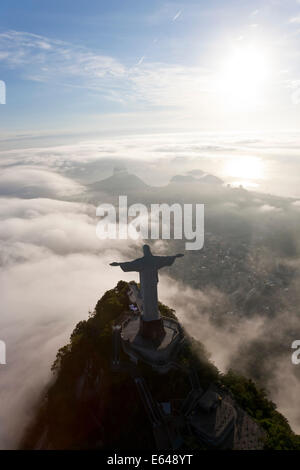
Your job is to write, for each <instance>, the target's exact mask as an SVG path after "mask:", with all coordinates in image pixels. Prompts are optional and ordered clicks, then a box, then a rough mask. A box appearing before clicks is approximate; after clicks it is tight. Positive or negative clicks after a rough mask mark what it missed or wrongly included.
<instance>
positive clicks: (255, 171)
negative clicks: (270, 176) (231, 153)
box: [225, 156, 264, 180]
mask: <svg viewBox="0 0 300 470" xmlns="http://www.w3.org/2000/svg"><path fill="white" fill-rule="evenodd" d="M225 173H226V174H227V175H228V176H230V177H233V178H242V179H244V178H245V179H249V180H257V179H260V178H262V177H263V174H264V164H263V161H262V160H261V159H260V158H258V157H251V156H240V157H238V158H237V157H236V158H232V159H230V160H229V161H228V162H226V164H225Z"/></svg>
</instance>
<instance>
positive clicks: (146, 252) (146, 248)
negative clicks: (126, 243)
mask: <svg viewBox="0 0 300 470" xmlns="http://www.w3.org/2000/svg"><path fill="white" fill-rule="evenodd" d="M143 252H144V256H152V253H151V250H150V246H149V245H144V246H143Z"/></svg>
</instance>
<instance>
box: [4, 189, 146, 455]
mask: <svg viewBox="0 0 300 470" xmlns="http://www.w3.org/2000/svg"><path fill="white" fill-rule="evenodd" d="M94 209H95V208H94ZM92 213H95V212H94V210H92V208H91V207H90V206H87V205H85V204H77V203H69V202H63V201H56V200H49V199H40V198H38V199H31V200H22V199H17V198H13V199H10V198H4V199H2V198H0V218H1V230H0V242H1V245H0V246H1V250H0V284H1V312H2V313H1V318H0V332H1V340H4V341H5V342H6V344H7V365H6V366H2V367H1V375H0V401H1V403H2V406H1V407H0V420H1V429H0V448H2V449H3V448H14V447H15V446H16V444H17V441H18V439H19V438H20V436H21V434H22V432H23V430H24V426H25V425H26V424H27V423H28V420H30V419H31V416H32V415H31V413H32V407H33V406H34V405H35V403H36V400H37V399H38V397H39V394H40V392H41V389H42V387H43V386H46V384H47V382H48V381H49V379H50V365H51V363H52V362H53V360H54V358H55V354H56V352H57V350H58V348H59V347H61V346H63V345H64V344H66V342H68V338H69V335H70V333H71V331H72V330H73V328H74V326H75V324H76V323H77V322H78V321H80V320H82V319H84V318H87V315H88V311H89V309H93V307H94V306H95V304H96V302H97V300H98V299H99V298H100V297H101V295H102V294H103V293H104V292H105V291H106V290H107V289H110V288H112V286H114V285H115V284H116V283H117V282H118V280H119V279H120V272H119V270H116V269H114V268H111V267H110V266H109V263H110V262H111V261H112V260H118V261H119V260H122V259H123V256H122V252H124V251H126V252H128V253H130V250H131V243H130V242H127V241H126V240H124V241H121V242H118V241H116V242H115V243H114V244H113V245H112V244H111V241H110V242H109V243H108V242H105V241H101V240H99V239H98V238H97V237H96V231H95V228H96V221H95V219H92ZM128 256H130V255H128ZM104 272H105V275H103V273H104ZM121 277H122V278H123V279H125V280H130V279H133V278H135V279H136V280H137V277H136V276H135V275H134V274H133V273H128V274H127V273H123V274H122V275H121Z"/></svg>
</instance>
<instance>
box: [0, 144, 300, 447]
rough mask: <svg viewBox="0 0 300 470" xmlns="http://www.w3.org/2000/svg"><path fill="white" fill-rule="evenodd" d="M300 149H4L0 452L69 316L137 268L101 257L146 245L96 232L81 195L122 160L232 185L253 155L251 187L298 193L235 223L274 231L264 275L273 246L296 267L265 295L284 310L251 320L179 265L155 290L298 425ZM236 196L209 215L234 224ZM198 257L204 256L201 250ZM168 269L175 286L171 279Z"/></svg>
mask: <svg viewBox="0 0 300 470" xmlns="http://www.w3.org/2000/svg"><path fill="white" fill-rule="evenodd" d="M299 151H300V143H299V145H298V144H297V142H296V141H295V138H294V136H292V135H291V136H289V138H287V137H286V136H285V137H284V139H283V140H282V142H281V143H280V145H279V143H278V142H277V141H275V140H273V141H272V140H271V136H268V138H262V137H260V136H259V137H257V138H256V139H254V138H253V137H251V138H249V139H248V140H245V137H244V136H230V137H227V138H226V139H225V138H223V139H222V138H217V137H216V136H213V137H211V136H209V135H206V136H205V137H202V138H198V139H197V137H196V136H189V135H185V136H184V137H181V138H179V139H178V141H176V139H175V137H173V136H171V135H167V136H138V137H130V138H120V139H117V138H114V139H111V140H109V141H108V140H106V141H92V142H82V143H79V144H78V145H70V146H63V147H47V148H29V149H24V150H20V149H18V150H16V151H13V150H12V151H3V152H2V153H1V163H0V166H1V176H0V220H1V224H0V240H1V245H0V277H1V281H0V285H1V317H0V340H3V341H5V342H6V345H7V364H6V365H1V366H0V367H1V374H0V403H1V406H0V421H1V428H0V448H14V446H16V444H17V442H18V439H19V437H20V435H21V433H22V431H23V430H24V426H25V425H26V424H27V423H28V420H29V419H30V418H31V416H32V410H33V408H34V405H35V403H36V401H37V399H38V397H39V394H40V393H41V392H42V390H43V387H45V386H46V384H47V383H48V381H49V380H50V379H51V373H50V366H51V364H52V362H53V361H54V359H55V355H56V352H57V350H58V348H59V347H61V346H62V345H64V344H65V343H66V342H67V341H68V338H69V335H70V333H71V331H72V329H73V328H74V326H75V325H76V323H77V322H78V321H80V320H81V319H85V318H87V316H88V314H89V311H91V310H93V308H94V306H95V304H96V302H97V300H98V299H99V298H100V297H101V295H102V294H103V293H104V292H105V291H106V290H107V289H110V288H112V287H114V286H115V285H116V283H117V282H118V281H119V280H120V279H124V280H131V279H136V280H137V276H136V274H131V273H123V272H121V271H119V270H118V269H115V268H112V267H110V266H109V263H110V262H111V261H120V260H125V259H130V258H132V257H135V256H136V255H137V254H138V248H139V246H140V245H141V243H142V242H141V241H138V242H135V241H131V240H128V241H127V240H114V241H111V240H106V241H105V240H99V239H98V238H97V236H96V223H97V220H96V218H95V210H96V207H95V205H94V204H95V201H91V200H90V199H89V197H88V194H89V193H88V184H89V183H92V182H95V181H98V180H101V179H103V178H106V177H108V176H110V175H111V173H112V170H113V167H114V166H116V165H120V164H122V165H126V167H127V168H128V170H129V171H130V172H131V173H134V174H136V175H137V176H139V177H140V178H141V179H142V180H144V181H145V182H146V183H147V184H148V185H154V186H163V185H166V184H168V182H169V180H170V179H171V178H172V177H173V176H175V175H176V174H183V175H189V174H192V175H194V176H196V177H197V176H198V175H199V170H200V169H201V170H202V171H204V172H206V173H212V174H215V175H216V176H218V177H220V178H222V179H223V180H224V183H225V184H227V183H231V184H235V183H239V182H240V181H239V178H238V176H235V177H233V178H230V177H229V176H228V174H226V168H227V166H226V165H227V163H226V162H228V161H229V160H230V161H232V160H234V159H235V161H238V159H239V158H240V159H242V158H243V156H245V155H246V156H247V158H249V156H251V157H253V158H259V159H261V160H262V161H263V165H264V168H265V169H264V172H262V174H261V175H259V178H254V177H253V175H252V179H251V181H250V183H251V184H255V185H256V186H253V188H254V189H255V191H257V192H259V191H262V192H263V193H266V192H269V193H274V194H277V195H284V196H290V197H291V196H295V199H294V200H287V199H286V200H283V199H278V200H276V198H275V200H274V199H271V200H269V199H267V200H265V198H264V196H262V197H261V198H260V197H259V196H257V195H256V196H255V198H254V197H253V198H252V199H251V203H248V202H247V204H246V207H245V208H244V211H243V219H242V220H243V221H245V223H246V222H248V224H249V225H245V226H246V229H247V227H248V226H249V227H250V228H249V230H251V236H253V230H254V224H256V223H257V221H259V224H260V225H259V227H257V233H258V234H259V236H262V237H263V236H264V235H265V233H264V230H265V227H266V225H265V224H266V223H268V228H267V229H266V230H268V233H269V230H270V227H272V226H273V228H274V232H275V233H278V237H276V236H274V237H273V238H272V239H270V238H268V237H267V240H268V242H270V243H269V244H268V245H267V246H266V249H265V251H264V253H263V255H260V256H258V257H257V256H256V254H255V253H253V256H252V258H251V259H252V263H254V266H255V269H256V270H257V271H258V274H257V275H258V276H259V275H260V276H266V277H267V276H268V273H271V272H272V270H273V268H274V266H273V263H274V260H273V259H272V253H274V252H276V254H277V255H278V256H279V257H280V262H281V263H284V264H285V265H287V266H289V267H290V268H291V269H292V270H293V273H294V274H293V278H292V281H291V283H290V285H289V291H288V293H287V292H286V293H284V289H280V291H278V294H275V295H274V296H273V297H272V299H273V301H274V302H275V300H276V301H277V298H276V295H278V302H280V309H278V311H277V310H276V311H275V313H274V315H266V314H265V312H261V311H260V305H259V302H258V303H257V307H256V309H255V308H252V309H251V315H249V316H247V317H244V316H241V315H240V316H238V315H237V314H236V313H233V314H232V315H228V312H230V311H231V310H232V305H231V304H232V298H231V297H230V295H228V293H226V292H224V291H222V290H221V289H220V287H217V286H214V285H213V284H210V285H205V286H198V287H197V288H195V284H192V283H190V282H189V280H188V277H187V278H185V277H183V276H180V275H179V274H178V270H179V269H180V268H179V267H176V269H174V271H172V270H169V271H168V272H165V273H163V272H162V273H161V277H160V284H159V295H160V298H161V300H162V301H164V302H165V303H167V304H168V305H169V306H170V307H172V308H175V309H176V310H177V314H178V316H179V318H180V320H181V321H182V322H183V324H184V326H185V327H186V328H187V330H188V331H189V332H190V333H191V334H193V335H194V336H195V337H196V338H197V339H199V340H200V341H202V342H203V344H204V345H205V347H206V349H207V351H208V352H209V353H210V355H211V359H212V360H213V362H215V364H216V365H217V366H218V367H219V368H220V369H221V370H222V371H225V370H227V369H228V368H229V367H233V368H235V369H237V370H238V371H240V372H242V373H244V374H245V375H248V376H250V377H253V378H254V379H256V380H257V381H258V382H259V383H260V384H261V385H263V386H266V387H267V389H268V390H269V391H270V394H271V397H272V399H273V400H274V401H275V402H276V403H277V404H278V406H279V409H280V410H281V411H282V412H283V413H284V414H285V415H286V416H287V418H288V419H289V421H290V423H291V425H292V426H293V428H294V430H295V431H298V432H299V431H300V413H299V406H298V401H297V400H298V397H299V390H300V366H298V368H297V366H295V365H292V364H291V352H292V351H291V349H290V346H291V343H292V341H293V340H295V339H299V337H300V331H299V311H298V310H297V309H298V305H299V300H300V299H299V294H298V292H299V276H298V271H299V262H298V256H299V247H298V240H299V231H298V229H299V215H300V202H299V201H298V200H297V197H299V200H300V193H299V189H298V187H299V184H298V180H297V178H298V175H299V163H298V160H297V158H296V156H297V153H298V154H299ZM249 165H250V166H249V168H250V167H251V161H250V164H249ZM283 169H285V172H283ZM242 179H243V178H242ZM247 180H248V179H247ZM254 180H255V181H254ZM296 183H297V184H296ZM297 185H298V186H297ZM253 188H252V189H253ZM187 193H188V189H187ZM241 197H242V196H239V198H241ZM239 198H236V200H231V201H229V202H227V203H226V201H224V200H222V201H218V200H217V201H215V203H214V207H213V209H212V216H213V218H214V219H216V220H220V219H221V218H222V217H224V210H225V209H226V211H227V212H226V214H227V215H226V217H227V216H228V217H229V215H230V216H231V217H232V221H234V220H237V217H240V216H241V211H240V206H239V204H240V202H241V201H239V200H238V199H239ZM253 201H254V202H253ZM276 201H277V202H276ZM97 202H99V203H100V202H102V201H101V200H99V201H97ZM196 202H199V203H201V202H202V201H201V200H198V201H196ZM239 220H240V219H239ZM229 222H230V224H231V219H230V221H229ZM223 226H224V225H223ZM297 237H298V238H297ZM173 249H174V247H173V245H172V250H173ZM156 250H157V251H158V252H161V253H166V254H167V253H169V251H170V250H171V246H170V245H169V243H168V242H164V243H160V242H157V243H156ZM270 253H271V254H270ZM170 254H171V253H170ZM197 260H198V261H197V263H198V264H200V263H202V262H203V259H202V258H201V253H199V258H197ZM247 262H249V263H250V257H249V260H248V261H247ZM208 268H209V267H208ZM249 269H253V266H250V265H249ZM274 269H275V268H274ZM187 274H188V272H187ZM169 276H173V277H175V281H174V279H173V280H172V282H170V281H169Z"/></svg>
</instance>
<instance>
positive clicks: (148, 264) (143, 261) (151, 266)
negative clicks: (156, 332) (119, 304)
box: [120, 255, 176, 321]
mask: <svg viewBox="0 0 300 470" xmlns="http://www.w3.org/2000/svg"><path fill="white" fill-rule="evenodd" d="M175 259H176V256H154V255H147V256H143V257H142V258H138V259H136V260H134V261H129V262H126V263H120V267H121V269H122V270H123V271H125V272H129V271H136V272H138V273H139V274H140V284H141V295H142V299H143V320H144V321H153V320H158V319H159V318H160V314H159V311H158V296H157V283H158V270H159V269H161V268H164V267H165V266H171V265H172V264H173V263H174V261H175Z"/></svg>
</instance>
